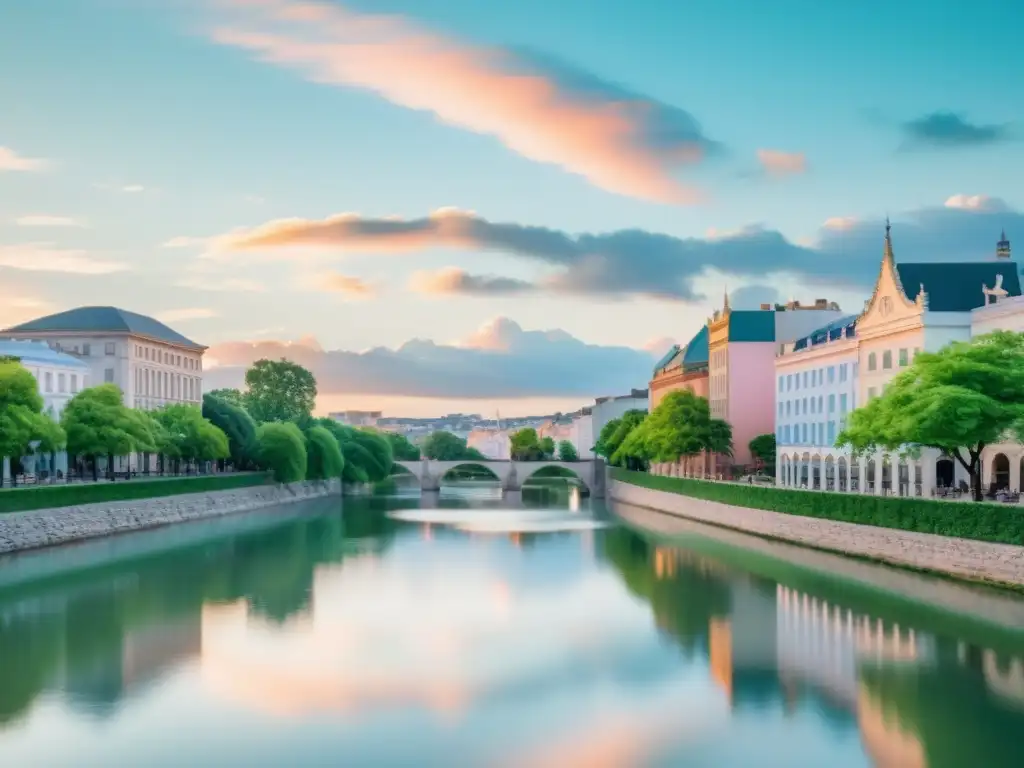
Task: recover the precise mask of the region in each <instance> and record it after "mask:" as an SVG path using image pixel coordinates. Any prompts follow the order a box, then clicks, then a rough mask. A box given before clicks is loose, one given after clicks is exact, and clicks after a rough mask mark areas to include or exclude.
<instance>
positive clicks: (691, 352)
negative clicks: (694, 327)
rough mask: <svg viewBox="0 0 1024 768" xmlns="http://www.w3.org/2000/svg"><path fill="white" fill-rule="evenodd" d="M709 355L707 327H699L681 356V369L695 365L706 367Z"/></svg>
mask: <svg viewBox="0 0 1024 768" xmlns="http://www.w3.org/2000/svg"><path fill="white" fill-rule="evenodd" d="M710 357H711V353H710V351H709V350H708V327H707V326H706V325H703V326H701V329H700V330H699V331H697V334H696V335H695V336H694V337H693V338H692V339H690V343H689V344H687V345H686V353H685V354H684V355H683V367H684V368H686V367H690V366H696V365H707V362H708V360H709V359H710Z"/></svg>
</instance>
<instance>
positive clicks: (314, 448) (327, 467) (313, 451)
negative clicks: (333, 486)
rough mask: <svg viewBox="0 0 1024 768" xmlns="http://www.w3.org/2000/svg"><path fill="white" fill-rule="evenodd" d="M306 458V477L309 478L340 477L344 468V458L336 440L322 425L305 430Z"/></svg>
mask: <svg viewBox="0 0 1024 768" xmlns="http://www.w3.org/2000/svg"><path fill="white" fill-rule="evenodd" d="M306 459H307V461H306V477H308V478H309V479H310V480H327V479H329V478H332V477H341V473H342V472H343V471H344V470H345V458H344V457H343V456H342V455H341V447H340V446H339V445H338V441H337V440H335V439H334V435H332V434H331V433H330V432H328V431H327V430H326V429H324V428H323V427H310V428H309V430H307V431H306Z"/></svg>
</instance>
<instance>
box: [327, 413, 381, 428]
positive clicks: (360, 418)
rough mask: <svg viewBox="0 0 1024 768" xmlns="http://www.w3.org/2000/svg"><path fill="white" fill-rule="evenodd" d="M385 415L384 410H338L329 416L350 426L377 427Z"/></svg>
mask: <svg viewBox="0 0 1024 768" xmlns="http://www.w3.org/2000/svg"><path fill="white" fill-rule="evenodd" d="M383 415H384V414H383V412H382V411H336V412H334V413H328V414H327V417H328V418H330V419H334V420H335V421H336V422H338V423H339V424H345V425H346V426H349V427H376V426H377V424H378V422H380V420H381V418H382V417H383Z"/></svg>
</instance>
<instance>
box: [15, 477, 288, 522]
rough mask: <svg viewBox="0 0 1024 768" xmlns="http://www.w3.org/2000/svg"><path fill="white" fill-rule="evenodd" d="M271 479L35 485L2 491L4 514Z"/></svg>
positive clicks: (241, 485) (246, 485) (223, 488)
mask: <svg viewBox="0 0 1024 768" xmlns="http://www.w3.org/2000/svg"><path fill="white" fill-rule="evenodd" d="M269 482H270V476H269V475H266V474H263V473H258V472H247V473H244V474H231V475H205V476H200V477H174V478H167V479H162V480H124V481H122V482H114V483H108V482H99V483H80V484H71V485H34V486H31V487H28V488H16V489H11V490H9V491H4V492H3V493H0V514H4V513H8V512H27V511H29V510H33V509H50V508H53V507H70V506H77V505H79V504H95V503H97V502H104V501H130V500H132V499H152V498H157V497H159V496H177V495H179V494H183V493H204V492H206V491H228V490H232V489H234V488H249V487H252V486H256V485H266V484H267V483H269Z"/></svg>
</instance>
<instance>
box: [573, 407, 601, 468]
mask: <svg viewBox="0 0 1024 768" xmlns="http://www.w3.org/2000/svg"><path fill="white" fill-rule="evenodd" d="M568 440H569V442H570V443H572V444H573V446H574V447H575V448H576V455H577V457H578V458H579V459H580V460H581V461H589V460H590V459H593V458H594V443H596V442H597V436H596V435H595V434H594V414H593V409H592V408H581V409H580V411H579V413H575V414H573V418H572V423H571V424H570V425H569V437H568Z"/></svg>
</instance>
